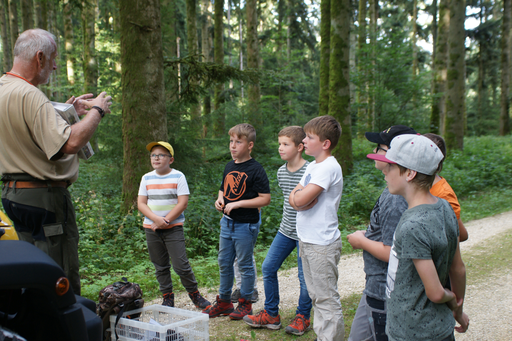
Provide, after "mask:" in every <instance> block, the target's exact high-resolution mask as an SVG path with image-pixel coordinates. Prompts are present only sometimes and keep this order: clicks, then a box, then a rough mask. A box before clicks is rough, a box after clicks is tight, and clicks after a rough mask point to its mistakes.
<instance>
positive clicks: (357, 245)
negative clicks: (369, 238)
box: [347, 230, 366, 250]
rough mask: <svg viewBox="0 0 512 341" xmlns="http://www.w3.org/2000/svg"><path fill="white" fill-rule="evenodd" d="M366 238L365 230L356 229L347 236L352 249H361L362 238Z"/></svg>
mask: <svg viewBox="0 0 512 341" xmlns="http://www.w3.org/2000/svg"><path fill="white" fill-rule="evenodd" d="M365 238H366V231H363V230H361V231H356V232H354V233H351V234H349V235H348V236H347V240H348V242H349V243H350V245H352V248H353V249H354V250H357V249H362V248H363V246H362V240H363V239H365Z"/></svg>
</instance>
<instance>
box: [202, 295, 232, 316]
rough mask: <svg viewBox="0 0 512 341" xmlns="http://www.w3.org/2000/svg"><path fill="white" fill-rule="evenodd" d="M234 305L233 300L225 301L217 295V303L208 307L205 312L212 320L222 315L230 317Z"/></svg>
mask: <svg viewBox="0 0 512 341" xmlns="http://www.w3.org/2000/svg"><path fill="white" fill-rule="evenodd" d="M233 310H234V309H233V303H231V300H223V299H221V298H220V297H219V295H217V298H216V299H215V303H214V304H213V305H210V306H208V307H206V308H205V309H204V310H203V313H204V314H208V315H209V316H210V318H213V317H218V316H220V315H229V314H231V313H232V312H233Z"/></svg>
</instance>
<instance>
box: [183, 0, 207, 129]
mask: <svg viewBox="0 0 512 341" xmlns="http://www.w3.org/2000/svg"><path fill="white" fill-rule="evenodd" d="M186 7H187V43H188V55H189V56H194V55H196V56H197V54H198V53H197V49H198V45H197V11H196V0H186ZM192 82H195V81H192ZM191 85H192V86H194V84H191ZM197 100H198V103H195V104H192V105H191V106H190V116H191V124H192V125H191V128H192V130H193V133H192V134H193V136H195V137H196V138H201V137H202V127H203V125H202V122H201V104H199V98H198V99H197Z"/></svg>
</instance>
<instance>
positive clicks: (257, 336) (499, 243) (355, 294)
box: [149, 211, 512, 341]
mask: <svg viewBox="0 0 512 341" xmlns="http://www.w3.org/2000/svg"><path fill="white" fill-rule="evenodd" d="M465 226H466V228H467V230H468V232H469V239H468V240H467V241H466V242H464V243H461V245H460V248H461V253H462V258H463V260H464V262H465V264H466V272H467V289H466V299H465V304H464V310H465V312H466V313H467V314H468V315H469V318H470V327H469V328H468V331H467V332H466V333H465V334H458V333H455V334H456V340H457V341H459V340H460V341H462V340H464V341H470V340H471V341H473V340H479V341H484V340H494V341H499V340H510V338H511V336H510V335H512V323H510V321H512V295H510V292H512V261H511V260H512V211H510V212H505V213H501V214H497V215H495V216H492V217H487V218H484V219H480V220H474V221H470V222H467V223H466V224H465ZM338 268H339V281H338V289H339V293H340V296H341V299H342V306H343V309H344V315H349V317H348V318H347V317H345V325H346V326H345V330H346V333H345V334H346V335H345V339H347V338H348V333H349V330H350V324H351V323H352V318H353V314H354V312H355V309H356V308H357V304H358V302H359V299H360V296H361V293H362V291H363V289H364V284H365V280H364V271H363V258H362V254H361V253H360V252H358V253H356V254H352V255H346V256H343V257H342V259H341V261H340V263H339V267H338ZM279 285H280V288H281V289H280V299H281V301H280V314H281V323H282V328H281V330H279V331H270V330H267V329H252V328H251V327H249V326H247V325H246V324H245V323H244V322H243V321H231V320H230V319H229V318H228V317H219V318H215V319H210V323H209V328H210V339H211V340H236V341H239V340H240V339H248V340H294V339H300V340H314V339H315V337H316V336H315V333H314V331H313V330H310V331H308V332H307V333H306V334H304V335H303V336H301V337H296V336H293V335H287V334H286V333H285V332H284V328H285V327H286V326H287V325H288V323H289V321H290V320H291V319H292V318H293V317H294V316H295V307H296V304H297V299H298V294H299V282H298V279H297V268H292V269H288V270H284V271H281V272H279ZM217 290H218V288H202V289H200V291H201V293H203V294H206V296H207V298H208V299H209V300H210V301H212V302H213V301H214V300H215V296H216V295H217ZM258 291H259V294H260V296H259V301H258V302H257V303H255V304H253V313H254V314H256V313H257V312H258V311H260V310H262V309H263V306H264V301H265V298H264V290H263V280H262V279H261V278H260V279H259V280H258ZM160 302H161V299H157V300H154V301H152V302H150V303H149V304H159V303H160ZM175 306H176V307H177V308H182V309H187V310H196V309H195V308H194V306H193V305H192V304H191V302H190V300H189V298H188V297H187V295H186V293H179V294H177V295H176V303H175ZM348 312H350V313H348Z"/></svg>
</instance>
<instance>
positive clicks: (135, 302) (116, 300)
mask: <svg viewBox="0 0 512 341" xmlns="http://www.w3.org/2000/svg"><path fill="white" fill-rule="evenodd" d="M143 306H144V299H143V298H142V290H141V289H140V286H139V285H138V284H137V283H131V282H128V280H127V279H126V278H125V277H123V281H119V282H115V283H114V284H111V285H107V286H106V287H105V288H103V289H101V291H100V294H99V303H98V305H97V306H96V314H98V316H99V317H100V318H101V319H102V321H103V335H104V337H105V340H110V333H107V329H108V328H109V327H110V315H117V319H116V325H117V322H118V321H119V319H120V318H121V316H122V315H123V313H124V312H125V311H130V310H134V309H138V308H142V307H143ZM139 316H140V313H139V314H135V315H132V316H126V317H127V318H137V317H139ZM111 332H112V331H111ZM114 332H115V331H114ZM116 334H117V333H116ZM116 336H117V335H116ZM116 338H117V337H116Z"/></svg>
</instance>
